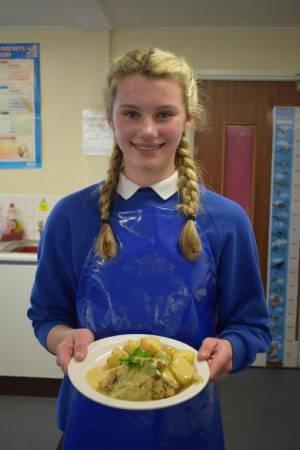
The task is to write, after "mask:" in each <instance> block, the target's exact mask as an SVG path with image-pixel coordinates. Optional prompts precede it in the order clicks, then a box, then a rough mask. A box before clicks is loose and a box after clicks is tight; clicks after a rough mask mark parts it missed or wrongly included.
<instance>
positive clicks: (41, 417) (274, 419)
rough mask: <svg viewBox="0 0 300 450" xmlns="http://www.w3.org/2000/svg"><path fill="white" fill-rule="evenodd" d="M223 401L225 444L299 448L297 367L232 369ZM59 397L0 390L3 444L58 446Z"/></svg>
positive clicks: (232, 448)
mask: <svg viewBox="0 0 300 450" xmlns="http://www.w3.org/2000/svg"><path fill="white" fill-rule="evenodd" d="M221 402H222V405H223V420H224V432H225V439H226V450H299V449H300V370H299V369H271V368H268V369H263V368H251V369H249V370H247V371H245V372H243V373H239V374H234V375H230V376H229V377H227V378H226V379H225V380H224V381H222V383H221ZM55 403H56V400H55V399H53V398H43V397H21V396H16V397H13V396H0V449H1V450H55V448H56V445H57V443H58V441H59V438H60V432H59V430H57V428H56V424H55ZM112 450H118V449H113V448H112ZM170 450H171V449H170ZM186 450H188V449H186Z"/></svg>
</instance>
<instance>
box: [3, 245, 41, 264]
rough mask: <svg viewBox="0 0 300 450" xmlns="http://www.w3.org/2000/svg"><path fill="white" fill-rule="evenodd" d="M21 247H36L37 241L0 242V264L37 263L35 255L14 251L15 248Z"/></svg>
mask: <svg viewBox="0 0 300 450" xmlns="http://www.w3.org/2000/svg"><path fill="white" fill-rule="evenodd" d="M22 246H36V247H38V241H36V240H32V239H24V240H22V241H6V242H4V241H0V264H3V263H9V264H13V263H30V264H36V263H37V254H36V253H27V252H26V253H24V252H18V251H15V250H14V249H15V248H18V247H22Z"/></svg>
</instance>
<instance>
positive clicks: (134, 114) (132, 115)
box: [122, 110, 139, 119]
mask: <svg viewBox="0 0 300 450" xmlns="http://www.w3.org/2000/svg"><path fill="white" fill-rule="evenodd" d="M122 114H123V116H125V117H128V118H129V119H136V118H137V117H138V116H139V113H138V112H137V111H133V110H126V111H123V113H122Z"/></svg>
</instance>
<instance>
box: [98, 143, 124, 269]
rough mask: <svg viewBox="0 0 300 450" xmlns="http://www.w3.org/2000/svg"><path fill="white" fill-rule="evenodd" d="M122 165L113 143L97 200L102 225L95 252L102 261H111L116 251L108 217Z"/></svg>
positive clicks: (116, 146) (117, 148) (119, 152)
mask: <svg viewBox="0 0 300 450" xmlns="http://www.w3.org/2000/svg"><path fill="white" fill-rule="evenodd" d="M122 163H123V154H122V152H121V150H120V149H119V147H118V145H117V143H116V142H115V143H114V146H113V152H112V155H111V158H110V165H109V168H108V172H107V179H106V181H105V182H104V184H103V186H102V188H101V195H100V199H99V207H100V216H101V221H102V225H101V229H100V233H99V235H98V238H97V241H96V250H97V251H98V253H99V254H100V256H102V258H103V259H104V260H108V259H112V258H113V257H114V256H115V255H116V253H117V249H118V245H117V242H116V239H115V237H114V234H113V230H112V228H111V226H110V223H109V216H110V208H111V203H112V199H113V197H114V194H115V193H116V190H117V185H118V180H119V174H120V170H121V167H122Z"/></svg>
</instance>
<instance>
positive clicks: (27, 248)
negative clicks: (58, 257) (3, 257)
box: [11, 245, 38, 253]
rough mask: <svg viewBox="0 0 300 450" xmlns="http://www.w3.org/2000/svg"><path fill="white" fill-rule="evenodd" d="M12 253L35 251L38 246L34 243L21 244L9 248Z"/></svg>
mask: <svg viewBox="0 0 300 450" xmlns="http://www.w3.org/2000/svg"><path fill="white" fill-rule="evenodd" d="M11 252H13V253H37V252H38V247H37V246H35V245H24V246H23V245H22V246H21V247H17V248H14V249H13V250H11Z"/></svg>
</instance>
